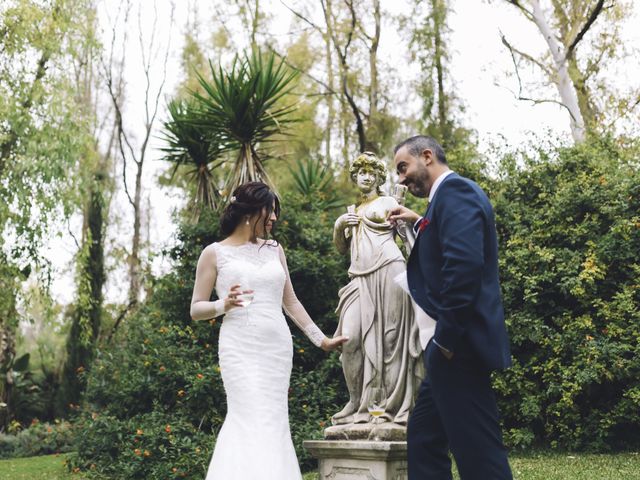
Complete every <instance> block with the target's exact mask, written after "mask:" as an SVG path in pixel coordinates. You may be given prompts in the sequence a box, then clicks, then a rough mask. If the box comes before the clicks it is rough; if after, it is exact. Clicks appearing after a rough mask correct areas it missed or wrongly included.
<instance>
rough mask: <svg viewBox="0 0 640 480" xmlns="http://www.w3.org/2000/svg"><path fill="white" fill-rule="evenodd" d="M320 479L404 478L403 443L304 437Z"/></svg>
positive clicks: (405, 464)
mask: <svg viewBox="0 0 640 480" xmlns="http://www.w3.org/2000/svg"><path fill="white" fill-rule="evenodd" d="M303 445H304V447H305V448H306V449H307V450H309V452H310V453H311V455H313V456H314V457H315V458H317V459H318V472H319V474H320V480H407V478H408V477H407V443H406V442H385V441H380V442H376V441H364V440H363V441H357V440H346V441H341V440H306V441H305V442H304V443H303Z"/></svg>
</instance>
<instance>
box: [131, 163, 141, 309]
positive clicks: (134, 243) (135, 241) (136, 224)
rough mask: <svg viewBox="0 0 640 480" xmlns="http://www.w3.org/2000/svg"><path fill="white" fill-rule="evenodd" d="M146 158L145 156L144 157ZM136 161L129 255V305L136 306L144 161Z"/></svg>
mask: <svg viewBox="0 0 640 480" xmlns="http://www.w3.org/2000/svg"><path fill="white" fill-rule="evenodd" d="M143 158H144V157H143ZM135 163H136V184H135V185H136V189H135V192H134V196H133V205H132V206H133V238H132V239H131V254H130V255H129V305H131V306H132V307H135V306H136V305H137V304H138V302H139V301H140V287H141V284H140V235H141V229H142V224H141V216H142V211H141V208H140V202H141V200H142V168H143V166H144V163H143V161H140V162H135Z"/></svg>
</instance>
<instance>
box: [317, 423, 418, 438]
mask: <svg viewBox="0 0 640 480" xmlns="http://www.w3.org/2000/svg"><path fill="white" fill-rule="evenodd" d="M324 438H325V440H376V441H381V440H382V441H387V442H404V441H405V440H406V439H407V427H405V426H404V425H398V424H397V423H391V422H384V423H380V424H378V425H375V424H373V423H349V424H346V425H334V426H332V427H328V428H325V429H324Z"/></svg>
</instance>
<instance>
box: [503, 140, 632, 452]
mask: <svg viewBox="0 0 640 480" xmlns="http://www.w3.org/2000/svg"><path fill="white" fill-rule="evenodd" d="M522 160H523V161H522V162H521V163H519V162H518V161H517V160H516V157H515V156H507V157H506V158H505V159H504V160H503V163H502V175H503V178H502V180H501V185H500V191H499V192H498V195H497V196H496V197H495V205H496V213H497V222H498V230H499V236H500V247H501V252H500V271H501V274H502V287H503V295H504V303H505V311H506V315H507V322H508V326H509V331H510V334H511V342H512V353H513V356H514V359H515V363H514V366H513V368H511V369H509V370H507V371H506V372H504V373H503V374H500V375H498V376H497V377H496V387H497V390H498V392H499V395H500V397H501V398H500V403H501V411H502V414H503V416H504V421H505V426H506V437H507V442H508V443H509V444H511V445H514V446H521V447H526V446H529V445H531V444H533V443H539V444H551V445H552V446H562V447H565V448H570V449H597V450H606V449H611V448H632V447H637V446H638V445H640V413H639V412H640V310H639V305H640V285H639V283H638V278H640V255H639V254H640V176H639V175H638V173H637V171H638V167H640V164H639V162H638V145H626V146H625V145H621V144H618V143H616V142H614V141H613V140H612V139H608V138H605V139H595V140H593V141H591V142H590V143H587V144H584V145H580V146H577V147H573V148H560V149H558V150H556V151H554V150H545V149H542V148H540V150H539V152H538V154H537V155H535V156H525V157H524V158H523V159H522Z"/></svg>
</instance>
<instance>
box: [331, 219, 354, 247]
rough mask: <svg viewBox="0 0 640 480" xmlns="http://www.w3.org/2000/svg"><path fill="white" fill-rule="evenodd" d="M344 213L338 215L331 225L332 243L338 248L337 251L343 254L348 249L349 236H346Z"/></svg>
mask: <svg viewBox="0 0 640 480" xmlns="http://www.w3.org/2000/svg"><path fill="white" fill-rule="evenodd" d="M343 217H344V215H342V216H340V217H338V219H337V220H336V223H335V225H334V227H333V244H334V245H335V246H336V248H337V249H338V252H340V253H341V254H343V255H345V254H346V253H347V252H348V251H349V238H350V237H349V238H347V235H346V233H347V229H346V228H345V225H344V221H343Z"/></svg>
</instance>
